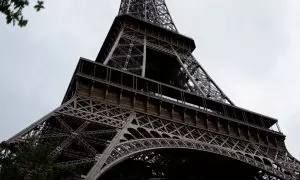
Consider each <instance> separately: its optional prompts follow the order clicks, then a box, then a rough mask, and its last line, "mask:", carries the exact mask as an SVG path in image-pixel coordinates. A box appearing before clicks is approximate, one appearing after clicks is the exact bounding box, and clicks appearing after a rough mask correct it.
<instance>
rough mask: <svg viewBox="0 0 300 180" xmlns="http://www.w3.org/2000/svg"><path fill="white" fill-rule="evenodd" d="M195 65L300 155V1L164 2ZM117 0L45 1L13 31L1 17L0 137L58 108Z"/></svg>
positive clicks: (93, 54)
mask: <svg viewBox="0 0 300 180" xmlns="http://www.w3.org/2000/svg"><path fill="white" fill-rule="evenodd" d="M166 2H167V5H168V7H169V10H170V12H171V15H172V17H173V20H174V22H175V24H176V26H177V28H178V30H179V31H180V33H182V34H184V35H187V36H189V37H192V38H194V39H195V41H196V45H197V48H196V50H195V52H194V55H195V57H196V58H197V59H198V60H199V62H200V64H201V65H202V66H203V67H204V68H205V69H206V70H207V71H208V73H209V74H210V75H211V76H212V78H213V79H214V80H215V81H216V83H217V84H218V85H219V86H220V87H221V88H222V89H223V90H224V92H225V93H226V94H227V95H228V96H229V97H230V98H231V100H232V101H233V102H235V104H236V105H238V106H241V107H243V108H248V109H250V110H253V111H256V112H259V113H263V114H266V115H268V116H272V117H275V118H277V119H278V120H279V125H280V127H281V129H282V131H283V132H284V134H286V135H287V139H286V144H287V147H288V149H289V150H290V152H291V153H292V154H293V155H294V156H295V157H297V158H298V159H299V158H300V143H299V138H300V121H299V117H300V106H299V105H298V104H299V103H300V71H299V68H300V61H299V58H300V1H299V0H184V1H181V0H166ZM119 4H120V0H89V1H86V0H63V1H61V0H51V1H50V0H49V1H46V3H45V6H46V9H45V10H43V11H41V12H39V13H36V12H34V11H33V10H32V9H31V8H30V9H27V10H26V12H25V16H26V17H27V18H28V19H29V20H30V21H29V24H28V25H27V27H25V28H22V29H20V28H19V27H12V26H11V25H5V18H4V16H3V15H2V14H1V15H0V55H1V56H0V61H1V71H0V82H1V88H0V107H1V109H0V141H2V140H5V139H7V138H9V137H11V136H12V135H14V134H15V133H17V132H19V131H20V130H22V129H23V128H25V127H26V126H28V125H29V124H30V123H33V122H34V121H36V120H38V119H39V118H40V117H42V116H43V115H45V114H46V113H48V112H50V111H51V110H53V109H54V108H55V107H57V106H59V104H60V102H61V101H62V98H63V96H64V94H65V91H66V88H67V86H68V84H69V82H70V79H71V76H72V74H73V72H74V69H75V67H76V64H77V62H78V60H79V57H85V58H89V59H92V60H94V59H95V58H96V55H97V53H98V51H99V50H100V47H101V45H102V43H103V40H104V38H105V36H106V34H107V32H108V30H109V28H110V26H111V24H112V22H113V19H114V17H115V16H116V15H117V12H118V8H119Z"/></svg>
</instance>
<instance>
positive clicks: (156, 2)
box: [119, 0, 177, 32]
mask: <svg viewBox="0 0 300 180" xmlns="http://www.w3.org/2000/svg"><path fill="white" fill-rule="evenodd" d="M123 14H128V15H131V16H134V17H136V18H139V19H142V20H145V21H148V22H151V23H153V24H156V25H158V26H160V27H163V28H166V29H169V30H171V31H175V32H177V28H176V26H175V24H174V22H173V20H172V17H171V15H170V13H169V10H168V8H167V6H166V3H165V1H164V0H122V1H121V5H120V10H119V15H123Z"/></svg>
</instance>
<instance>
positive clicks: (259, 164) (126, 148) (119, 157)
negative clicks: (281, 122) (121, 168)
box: [98, 138, 291, 179]
mask: <svg viewBox="0 0 300 180" xmlns="http://www.w3.org/2000/svg"><path fill="white" fill-rule="evenodd" d="M161 149H187V150H196V151H202V152H208V153H213V154H217V155H221V156H225V157H228V158H231V159H234V160H237V161H241V162H243V163H246V164H248V165H251V166H253V167H255V168H258V169H260V170H261V171H264V172H267V173H268V174H270V175H273V176H274V177H277V178H280V179H281V178H282V179H291V177H289V176H287V175H286V174H285V173H283V172H282V171H280V170H278V169H276V168H274V167H272V166H270V165H267V164H265V163H264V161H261V160H260V161H258V160H257V159H256V158H250V157H247V156H246V155H245V154H243V153H241V152H238V151H234V150H231V149H228V148H223V147H219V146H215V145H212V144H207V143H203V142H199V141H194V140H188V139H171V138H147V139H136V140H131V141H126V142H122V143H119V144H118V145H116V146H115V147H114V149H113V151H112V153H111V154H110V156H109V158H108V159H107V161H106V163H105V166H104V167H103V168H102V170H101V172H100V176H101V175H103V174H104V173H106V172H107V171H109V170H110V169H111V168H112V167H114V166H116V165H118V164H119V163H121V162H123V161H125V160H127V159H128V158H130V157H133V156H136V155H138V154H140V153H143V152H149V151H156V150H161ZM98 178H99V177H98Z"/></svg>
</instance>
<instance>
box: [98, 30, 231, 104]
mask: <svg viewBox="0 0 300 180" xmlns="http://www.w3.org/2000/svg"><path fill="white" fill-rule="evenodd" d="M147 48H151V49H154V50H155V51H158V52H162V53H166V54H169V55H172V56H174V57H177V61H178V62H179V64H180V65H181V67H182V68H181V69H180V71H179V72H178V77H181V78H175V79H176V80H179V79H184V83H183V84H182V83H178V82H173V83H174V84H181V85H180V86H181V88H184V89H186V90H188V91H191V92H194V93H196V94H197V95H201V96H204V97H207V98H210V99H213V100H216V101H220V102H225V103H227V104H231V105H233V102H232V101H231V100H230V99H229V98H228V97H227V96H226V95H225V93H224V92H223V91H222V90H221V89H220V88H219V87H218V86H217V84H216V83H215V82H214V81H213V80H212V78H211V77H210V76H209V75H208V74H207V73H206V71H205V70H204V69H203V68H202V66H201V65H200V64H199V63H198V61H197V60H196V59H195V58H194V56H193V55H192V54H191V53H190V52H188V53H187V52H186V50H184V49H182V48H180V47H176V46H175V45H172V44H170V43H169V42H166V41H164V40H163V37H162V38H157V37H154V36H153V35H151V33H145V32H138V31H137V30H136V29H132V28H131V27H129V26H128V27H124V28H122V30H121V31H120V32H119V35H118V37H117V39H116V40H115V42H114V45H113V47H112V49H111V50H110V52H109V55H108V56H107V57H106V60H105V61H104V62H103V64H104V65H109V66H111V67H115V68H119V69H122V70H125V71H128V72H131V73H134V74H137V75H141V76H143V77H145V71H146V63H147V61H151V59H147Z"/></svg>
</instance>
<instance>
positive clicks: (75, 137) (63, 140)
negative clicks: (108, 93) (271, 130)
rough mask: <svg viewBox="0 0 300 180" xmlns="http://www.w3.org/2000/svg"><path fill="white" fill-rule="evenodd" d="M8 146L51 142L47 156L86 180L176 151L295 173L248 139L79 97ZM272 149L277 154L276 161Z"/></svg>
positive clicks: (276, 173)
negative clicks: (138, 158)
mask: <svg viewBox="0 0 300 180" xmlns="http://www.w3.org/2000/svg"><path fill="white" fill-rule="evenodd" d="M7 142H8V143H10V144H15V145H16V146H19V147H20V148H21V147H22V145H23V144H24V143H27V142H28V143H30V142H31V143H32V142H35V144H36V143H37V144H38V143H50V142H51V150H52V152H51V153H50V154H49V158H53V159H54V160H55V162H56V163H58V164H60V165H65V166H68V165H74V166H75V165H76V166H81V165H84V166H85V167H86V166H89V167H90V170H89V173H88V172H87V171H85V172H81V173H82V174H86V173H88V174H87V177H86V178H87V179H97V178H98V177H99V176H101V175H102V174H103V173H104V172H106V171H107V170H109V169H110V167H112V166H114V165H115V164H117V163H119V162H121V161H123V160H125V159H126V158H127V157H129V156H130V157H131V156H133V155H137V154H140V153H142V152H144V151H149V150H153V151H155V150H158V149H178V148H179V149H193V150H197V151H199V152H201V151H205V152H210V153H215V154H219V155H222V156H226V157H229V158H232V159H235V160H238V161H242V162H244V163H247V164H249V165H251V166H254V167H256V168H257V169H258V171H259V170H260V171H261V172H265V173H266V174H265V176H270V178H269V179H276V178H275V177H277V178H282V179H293V177H294V175H295V174H294V172H299V170H300V168H299V167H300V166H299V162H298V161H296V160H295V159H293V157H292V156H290V155H289V154H288V153H287V152H286V150H283V149H274V148H273V149H270V148H269V149H270V150H267V151H265V149H268V147H265V146H262V145H259V144H254V143H252V142H250V141H245V140H241V139H238V138H235V137H231V136H228V135H225V134H219V133H217V132H215V131H213V130H211V131H210V130H205V129H199V128H196V127H193V126H190V125H188V124H181V123H176V122H172V121H171V120H166V119H160V118H157V117H154V116H150V115H146V114H143V113H138V112H134V111H132V110H128V109H124V108H122V107H120V106H119V105H114V104H110V103H108V102H107V101H105V100H95V99H93V98H91V97H84V96H75V97H73V98H72V99H71V100H70V101H68V102H66V103H64V104H63V105H62V106H61V107H59V108H58V109H56V110H55V111H54V112H52V113H50V114H49V115H47V116H45V117H44V118H42V119H41V120H39V121H37V122H36V123H34V124H32V125H31V126H29V127H28V128H26V129H25V130H23V131H21V132H20V133H18V134H17V135H16V136H14V137H12V138H11V139H9V140H8V141H7ZM264 148H265V149H264ZM274 151H275V152H277V155H275V157H274V156H273V155H272V153H274ZM282 153H284V154H282ZM283 155H286V156H285V158H284V157H282V156H283ZM94 163H95V164H94ZM93 164H94V165H93Z"/></svg>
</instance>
